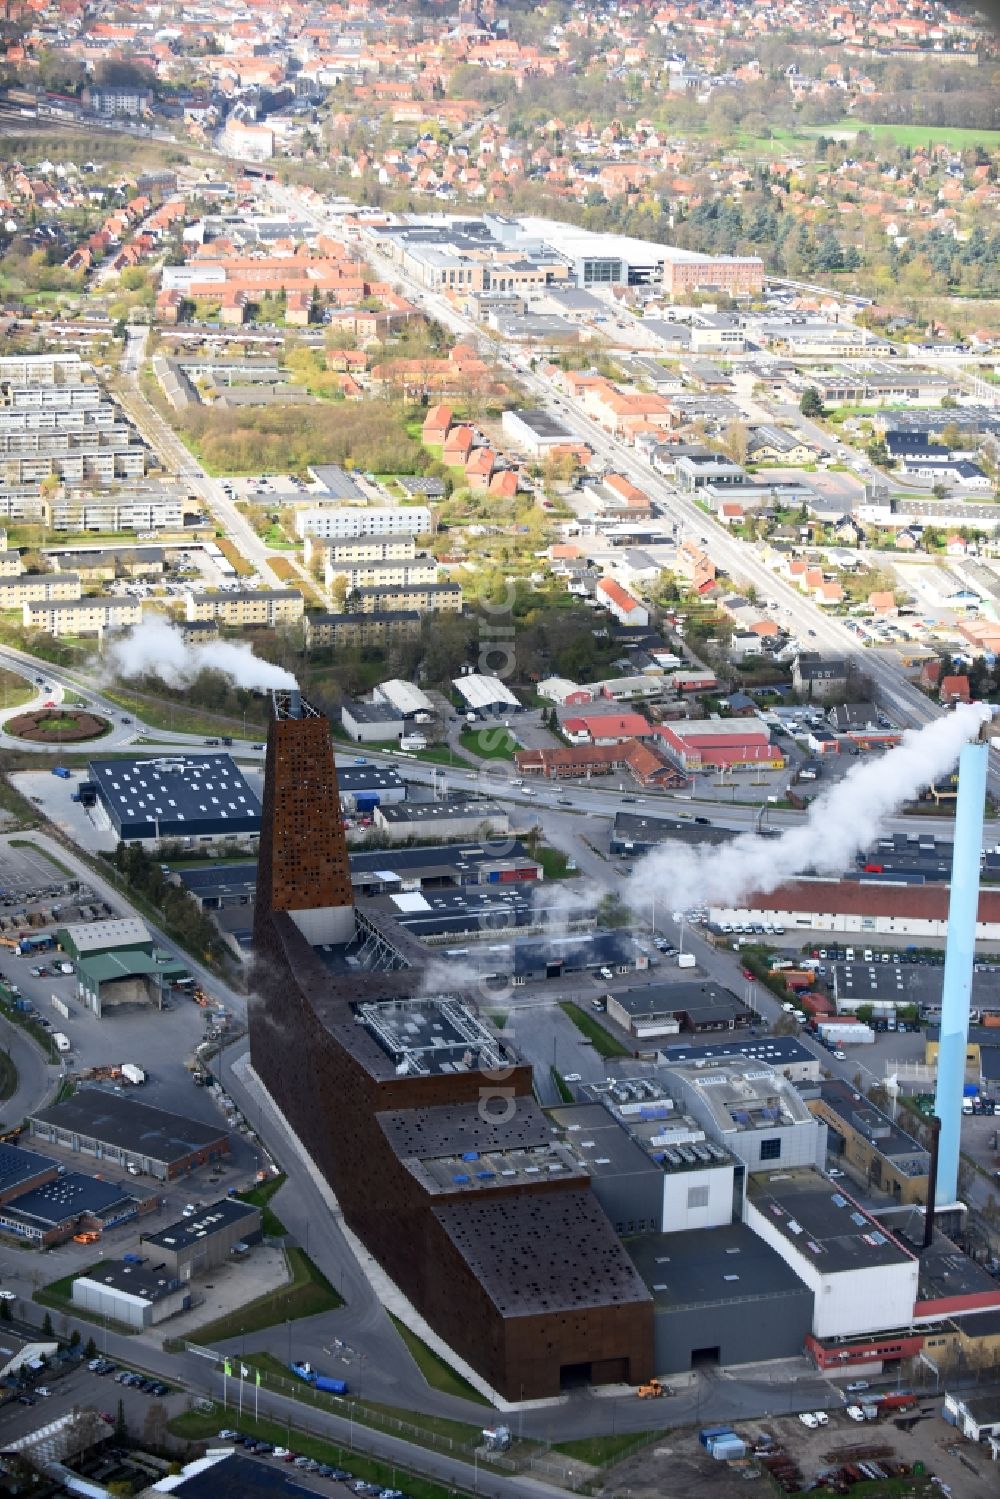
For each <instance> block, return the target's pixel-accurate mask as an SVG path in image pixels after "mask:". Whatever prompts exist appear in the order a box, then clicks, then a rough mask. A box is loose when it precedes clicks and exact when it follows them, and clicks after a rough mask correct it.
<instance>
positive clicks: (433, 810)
mask: <svg viewBox="0 0 1000 1499" xmlns="http://www.w3.org/2000/svg"><path fill="white" fill-rule="evenodd" d="M379 816H380V817H382V818H383V819H384V820H385V821H386V822H390V823H393V822H395V823H399V822H426V823H431V824H433V823H435V822H449V821H451V820H452V819H453V818H460V817H467V818H476V819H482V820H484V821H485V820H486V819H487V818H490V817H504V816H506V813H505V811H504V808H503V807H501V805H500V803H499V802H491V801H480V800H478V799H476V800H469V801H447V802H407V803H406V804H405V806H398V807H394V806H389V807H380V808H379Z"/></svg>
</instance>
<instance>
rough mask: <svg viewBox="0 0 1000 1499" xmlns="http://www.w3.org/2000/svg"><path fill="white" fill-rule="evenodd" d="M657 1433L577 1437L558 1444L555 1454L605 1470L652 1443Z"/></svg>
mask: <svg viewBox="0 0 1000 1499" xmlns="http://www.w3.org/2000/svg"><path fill="white" fill-rule="evenodd" d="M657 1435H658V1434H657V1433H656V1432H655V1431H619V1432H618V1433H617V1435H615V1436H606V1437H576V1438H575V1439H574V1440H573V1441H571V1442H556V1443H555V1444H554V1445H553V1448H552V1451H553V1452H561V1453H562V1454H563V1456H564V1457H574V1458H576V1460H577V1462H581V1463H589V1464H590V1466H591V1467H592V1468H603V1467H605V1466H606V1465H607V1464H608V1463H613V1462H615V1461H616V1460H617V1459H618V1458H619V1457H621V1455H622V1453H624V1452H630V1451H632V1449H633V1448H635V1447H638V1446H641V1445H642V1443H644V1442H652V1441H653V1440H654V1439H655V1438H656V1437H657Z"/></svg>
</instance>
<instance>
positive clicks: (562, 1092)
mask: <svg viewBox="0 0 1000 1499" xmlns="http://www.w3.org/2000/svg"><path fill="white" fill-rule="evenodd" d="M549 1076H550V1077H551V1079H552V1081H553V1082H554V1083H555V1087H556V1092H557V1093H558V1094H559V1097H560V1098H561V1099H562V1101H563V1103H572V1102H573V1093H572V1090H571V1089H570V1088H569V1087H568V1086H567V1084H566V1080H565V1078H564V1077H563V1075H562V1073H561V1072H557V1071H556V1069H555V1067H550V1068H549Z"/></svg>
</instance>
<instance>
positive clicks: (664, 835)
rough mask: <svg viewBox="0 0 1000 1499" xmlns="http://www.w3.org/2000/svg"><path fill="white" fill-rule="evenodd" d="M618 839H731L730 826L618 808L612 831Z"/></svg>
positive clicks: (714, 840) (703, 841)
mask: <svg viewBox="0 0 1000 1499" xmlns="http://www.w3.org/2000/svg"><path fill="white" fill-rule="evenodd" d="M612 836H613V837H614V839H615V840H616V841H618V840H622V841H625V842H628V841H633V842H635V843H666V842H674V841H677V842H681V843H712V844H715V843H728V842H729V841H730V840H731V839H732V837H733V831H732V829H731V828H714V827H706V826H705V825H704V823H695V822H690V821H688V822H683V821H682V820H681V819H680V818H677V817H647V816H646V815H645V814H644V813H641V812H616V813H615V824H614V832H613V835H612Z"/></svg>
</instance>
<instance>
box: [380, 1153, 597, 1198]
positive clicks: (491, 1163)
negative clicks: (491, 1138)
mask: <svg viewBox="0 0 1000 1499" xmlns="http://www.w3.org/2000/svg"><path fill="white" fill-rule="evenodd" d="M407 1165H408V1166H409V1168H410V1170H411V1172H412V1173H413V1175H414V1176H415V1177H416V1178H417V1179H418V1181H420V1182H421V1184H422V1185H423V1186H424V1187H425V1188H426V1190H427V1191H428V1192H429V1193H430V1194H431V1196H440V1195H441V1194H443V1193H447V1192H461V1193H466V1192H474V1191H476V1190H480V1191H486V1190H488V1191H491V1192H495V1191H496V1189H497V1188H498V1187H530V1186H532V1185H537V1183H539V1182H542V1181H553V1180H554V1179H558V1180H559V1181H573V1180H576V1181H578V1182H579V1181H584V1180H586V1178H587V1176H588V1172H587V1170H586V1169H585V1167H584V1166H583V1165H582V1164H581V1162H580V1161H579V1159H578V1157H577V1156H576V1155H575V1154H574V1153H573V1151H572V1150H570V1149H569V1148H568V1147H567V1146H566V1145H564V1144H562V1142H561V1141H559V1140H550V1141H549V1142H548V1143H547V1144H545V1145H533V1146H530V1147H529V1148H528V1149H514V1150H493V1151H488V1152H485V1153H483V1152H480V1151H475V1150H468V1151H463V1152H462V1154H461V1155H451V1156H433V1157H430V1158H428V1159H426V1160H416V1159H415V1160H410V1161H408V1162H407Z"/></svg>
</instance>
